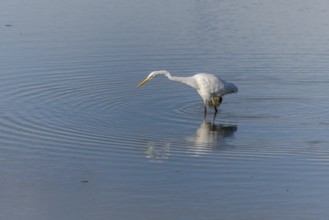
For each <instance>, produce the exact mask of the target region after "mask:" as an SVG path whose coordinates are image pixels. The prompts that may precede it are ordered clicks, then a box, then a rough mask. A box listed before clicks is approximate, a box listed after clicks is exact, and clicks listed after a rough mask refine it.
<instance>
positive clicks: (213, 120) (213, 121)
mask: <svg viewBox="0 0 329 220" xmlns="http://www.w3.org/2000/svg"><path fill="white" fill-rule="evenodd" d="M214 107H215V113H214V118H213V119H212V123H213V124H214V123H215V119H216V115H217V108H216V106H214Z"/></svg>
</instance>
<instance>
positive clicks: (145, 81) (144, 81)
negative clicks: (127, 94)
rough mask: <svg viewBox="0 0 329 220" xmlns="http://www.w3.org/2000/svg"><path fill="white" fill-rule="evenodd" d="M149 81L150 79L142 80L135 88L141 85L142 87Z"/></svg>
mask: <svg viewBox="0 0 329 220" xmlns="http://www.w3.org/2000/svg"><path fill="white" fill-rule="evenodd" d="M150 79H151V78H146V79H144V80H143V81H142V82H141V83H140V84H138V85H137V86H136V88H139V87H141V86H142V85H144V84H145V83H147V82H148V81H150Z"/></svg>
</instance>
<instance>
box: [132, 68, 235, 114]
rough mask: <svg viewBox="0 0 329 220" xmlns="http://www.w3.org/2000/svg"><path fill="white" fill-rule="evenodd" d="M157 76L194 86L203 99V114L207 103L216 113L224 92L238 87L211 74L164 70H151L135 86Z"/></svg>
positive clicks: (233, 91) (233, 90) (229, 91)
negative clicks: (179, 74)
mask: <svg viewBox="0 0 329 220" xmlns="http://www.w3.org/2000/svg"><path fill="white" fill-rule="evenodd" d="M157 76H166V77H167V78H168V79H170V80H173V81H177V82H181V83H185V84H187V85H189V86H192V87H193V88H195V89H196V90H197V92H198V93H199V95H200V96H201V97H202V99H203V103H204V115H206V112H207V103H208V105H209V106H213V107H214V108H215V115H216V113H217V107H219V105H220V104H221V102H222V97H223V96H224V95H226V94H230V93H236V92H238V88H237V87H236V86H235V85H234V84H233V83H231V82H226V81H224V80H222V79H221V78H219V77H218V76H215V75H213V74H209V73H197V74H195V75H194V76H187V77H178V76H172V75H171V74H170V73H169V72H168V71H166V70H160V71H153V72H151V73H150V74H149V75H148V76H147V77H146V78H145V79H144V80H143V81H142V82H141V83H140V84H138V85H137V87H136V88H138V87H140V86H142V85H144V84H145V83H147V82H148V81H150V80H151V79H153V78H154V77H157Z"/></svg>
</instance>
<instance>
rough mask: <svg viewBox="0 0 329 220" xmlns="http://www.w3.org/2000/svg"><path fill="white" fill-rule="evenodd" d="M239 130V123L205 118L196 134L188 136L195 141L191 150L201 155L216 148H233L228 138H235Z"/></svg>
mask: <svg viewBox="0 0 329 220" xmlns="http://www.w3.org/2000/svg"><path fill="white" fill-rule="evenodd" d="M237 130H238V127H237V125H232V124H215V123H214V122H207V121H206V120H205V119H204V120H203V122H202V124H201V125H200V127H199V128H198V129H197V130H196V132H195V135H194V136H193V137H189V138H188V140H189V141H191V142H193V145H192V146H190V148H189V150H190V151H193V153H194V154H195V155H201V154H204V153H209V152H210V151H213V150H216V149H218V150H224V149H226V148H232V147H233V146H232V145H229V144H228V143H226V139H229V138H233V137H234V133H235V132H236V131H237Z"/></svg>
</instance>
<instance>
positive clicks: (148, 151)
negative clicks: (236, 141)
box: [140, 120, 238, 162]
mask: <svg viewBox="0 0 329 220" xmlns="http://www.w3.org/2000/svg"><path fill="white" fill-rule="evenodd" d="M237 129H238V128H237V125H231V124H215V123H213V122H207V121H206V120H203V122H202V124H201V125H200V127H199V128H198V129H197V130H196V132H195V134H194V135H192V136H190V137H187V138H184V137H183V138H179V139H180V140H176V141H175V140H171V141H169V140H168V141H155V140H153V141H148V142H147V143H145V145H144V146H143V147H141V148H140V150H142V152H143V154H144V156H145V157H146V158H148V159H149V160H150V161H152V162H164V161H166V160H168V159H170V157H171V156H173V155H175V154H181V153H183V152H185V153H186V154H187V155H192V156H201V155H204V154H209V153H212V152H213V151H214V150H226V149H231V148H233V146H232V145H230V144H229V143H227V141H226V139H231V138H233V137H234V133H235V132H236V131H237ZM181 140H185V141H183V142H181ZM178 143H180V144H178Z"/></svg>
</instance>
